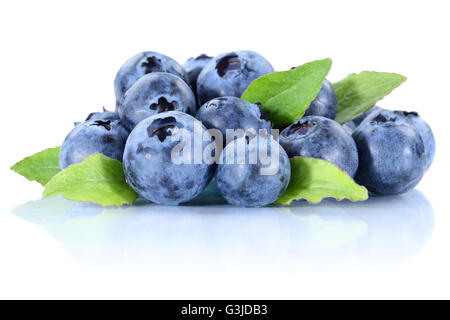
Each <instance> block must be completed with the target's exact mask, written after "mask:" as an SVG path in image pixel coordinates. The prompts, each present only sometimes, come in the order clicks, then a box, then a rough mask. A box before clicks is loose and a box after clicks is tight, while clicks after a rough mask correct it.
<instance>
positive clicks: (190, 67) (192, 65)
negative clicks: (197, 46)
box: [183, 54, 213, 94]
mask: <svg viewBox="0 0 450 320" xmlns="http://www.w3.org/2000/svg"><path fill="white" fill-rule="evenodd" d="M212 58H213V57H210V56H208V55H206V54H201V55H199V56H198V57H197V58H189V59H188V60H187V61H186V62H185V63H184V64H183V69H184V72H185V74H186V80H187V83H188V85H189V86H190V87H191V88H192V91H194V94H196V92H197V78H198V75H199V74H200V72H201V71H202V70H203V68H204V67H205V66H206V65H207V64H208V62H209V61H210V60H211V59H212Z"/></svg>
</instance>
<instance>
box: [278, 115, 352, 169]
mask: <svg viewBox="0 0 450 320" xmlns="http://www.w3.org/2000/svg"><path fill="white" fill-rule="evenodd" d="M280 144H281V145H282V146H283V148H284V149H285V150H286V152H287V154H288V155H289V157H297V156H300V157H311V158H317V159H323V160H326V161H329V162H331V163H334V164H335V165H336V166H338V167H339V168H341V169H342V170H344V171H346V172H347V173H348V174H349V175H350V176H351V177H353V176H354V175H355V172H356V170H357V168H358V150H357V149H356V145H355V142H354V141H353V139H352V137H351V135H350V134H349V133H348V132H347V131H346V129H344V128H343V127H342V126H341V125H340V124H339V123H337V122H336V121H334V120H331V119H328V118H325V117H321V116H307V117H303V118H301V119H299V120H298V121H296V122H295V123H293V124H291V125H290V126H289V127H287V128H286V129H284V130H283V131H282V132H281V134H280Z"/></svg>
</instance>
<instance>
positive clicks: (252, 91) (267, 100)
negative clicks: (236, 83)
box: [242, 59, 331, 128]
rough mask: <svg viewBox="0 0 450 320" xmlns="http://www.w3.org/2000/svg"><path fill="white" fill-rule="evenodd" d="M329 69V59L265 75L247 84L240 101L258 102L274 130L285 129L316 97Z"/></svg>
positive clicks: (301, 114)
mask: <svg viewBox="0 0 450 320" xmlns="http://www.w3.org/2000/svg"><path fill="white" fill-rule="evenodd" d="M330 68H331V59H324V60H317V61H313V62H309V63H305V64H304V65H302V66H300V67H298V68H296V69H293V70H289V71H282V72H274V73H271V74H268V75H265V76H263V77H261V78H259V79H256V80H255V81H253V82H252V83H251V84H250V86H249V87H248V88H247V90H246V91H245V92H244V94H243V95H242V99H244V100H247V101H248V102H250V103H256V102H260V103H261V105H260V108H261V109H262V110H266V111H269V119H270V120H271V121H272V122H273V124H274V126H275V128H281V127H284V126H287V125H289V124H291V123H293V122H295V121H297V120H298V119H299V118H301V117H302V116H303V114H304V113H305V111H306V109H308V107H309V105H310V104H311V102H312V101H313V100H314V99H315V98H316V97H317V94H318V93H319V90H320V88H321V87H322V82H323V80H324V79H325V76H326V75H327V74H328V72H329V71H330Z"/></svg>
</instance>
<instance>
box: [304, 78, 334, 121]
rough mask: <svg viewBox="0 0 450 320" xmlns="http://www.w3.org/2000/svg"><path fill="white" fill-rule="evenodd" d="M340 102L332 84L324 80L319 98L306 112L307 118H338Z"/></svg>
mask: <svg viewBox="0 0 450 320" xmlns="http://www.w3.org/2000/svg"><path fill="white" fill-rule="evenodd" d="M337 108H338V100H337V97H336V93H335V92H334V89H333V87H332V85H331V83H330V82H329V81H328V80H327V79H324V80H323V83H322V88H320V91H319V93H318V94H317V97H316V98H315V99H314V100H313V102H311V104H310V105H309V108H308V109H306V111H305V116H322V117H326V118H329V119H334V118H335V117H336V112H337Z"/></svg>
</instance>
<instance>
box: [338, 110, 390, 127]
mask: <svg viewBox="0 0 450 320" xmlns="http://www.w3.org/2000/svg"><path fill="white" fill-rule="evenodd" d="M381 110H384V109H382V108H380V107H378V106H373V107H372V108H370V109H369V110H367V111H366V112H364V113H362V114H360V115H359V116H357V117H356V118H355V119H353V120H350V121H347V122H346V123H344V124H343V126H344V127H346V128H347V129H350V130H351V132H352V133H353V131H354V130H355V129H356V127H358V126H359V125H360V124H361V122H363V121H364V120H365V119H369V117H370V118H372V117H373V116H374V115H376V114H377V112H379V111H381Z"/></svg>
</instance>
